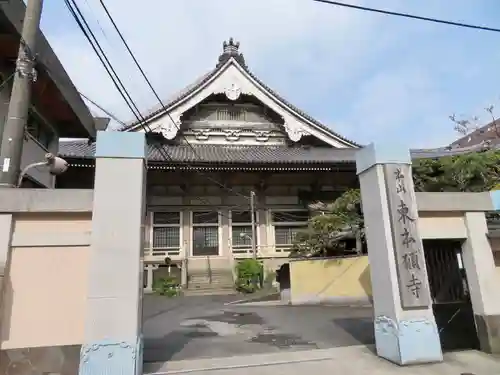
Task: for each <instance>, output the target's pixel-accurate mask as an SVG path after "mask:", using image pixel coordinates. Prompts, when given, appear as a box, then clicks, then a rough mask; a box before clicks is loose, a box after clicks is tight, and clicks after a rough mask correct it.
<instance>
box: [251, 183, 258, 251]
mask: <svg viewBox="0 0 500 375" xmlns="http://www.w3.org/2000/svg"><path fill="white" fill-rule="evenodd" d="M250 213H251V215H252V255H253V259H257V241H256V240H257V238H256V230H255V192H254V191H251V192H250Z"/></svg>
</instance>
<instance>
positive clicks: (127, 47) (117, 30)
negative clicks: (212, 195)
mask: <svg viewBox="0 0 500 375" xmlns="http://www.w3.org/2000/svg"><path fill="white" fill-rule="evenodd" d="M99 2H100V4H101V6H102V7H103V9H104V12H105V13H106V15H107V17H108V18H109V20H110V21H111V24H112V25H113V27H114V29H115V30H116V32H117V33H118V36H119V37H120V39H121V41H122V42H123V44H124V46H125V48H126V49H127V51H128V53H129V55H130V56H131V57H132V60H133V61H134V63H135V65H136V66H137V68H138V69H139V72H140V73H141V75H142V76H143V78H144V80H145V81H146V83H147V85H148V86H149V88H150V89H151V91H152V92H153V94H154V96H155V97H156V99H157V100H158V102H159V103H160V105H161V107H162V110H163V112H164V113H165V114H166V115H167V116H168V118H169V119H170V121H171V122H172V123H173V124H174V126H175V127H176V128H177V130H178V131H179V133H180V135H181V137H182V138H184V141H185V142H186V144H187V145H188V146H189V147H190V149H191V151H192V152H193V154H194V155H195V157H196V158H197V159H199V160H203V159H202V158H201V157H200V156H199V155H198V153H197V152H196V150H195V148H194V147H193V145H192V144H191V143H190V142H189V140H188V139H187V138H186V136H185V135H184V134H183V133H182V131H181V129H180V126H179V125H178V124H177V123H176V122H175V121H174V119H173V118H172V116H171V115H170V113H169V112H168V109H167V108H166V107H165V104H164V103H163V101H162V100H161V98H160V96H159V95H158V93H157V92H156V90H155V88H154V87H153V84H152V83H151V81H150V80H149V78H148V76H147V75H146V73H145V72H144V69H142V67H141V64H140V63H139V61H138V60H137V58H136V57H135V54H134V53H133V52H132V50H131V48H130V46H129V44H128V43H127V41H126V40H125V37H124V36H123V34H122V32H121V31H120V29H119V27H118V25H117V24H116V22H115V20H114V18H113V16H112V15H111V13H110V12H109V10H108V8H107V7H106V5H105V4H104V1H103V0H99ZM196 171H197V173H198V174H200V175H203V176H204V177H205V178H207V179H208V180H210V181H211V182H213V183H215V184H217V185H218V186H219V187H221V188H223V189H226V190H227V191H229V192H232V193H233V194H236V195H238V196H241V197H244V198H245V199H247V200H250V197H249V196H246V195H244V194H241V193H239V192H237V191H235V190H234V189H231V188H229V187H228V186H226V185H224V184H223V183H221V182H219V181H217V180H216V179H214V178H212V177H211V176H209V175H205V174H203V173H202V172H200V171H198V170H196Z"/></svg>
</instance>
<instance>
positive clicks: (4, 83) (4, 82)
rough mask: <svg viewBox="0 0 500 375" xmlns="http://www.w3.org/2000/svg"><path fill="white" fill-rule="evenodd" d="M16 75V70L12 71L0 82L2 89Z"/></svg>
mask: <svg viewBox="0 0 500 375" xmlns="http://www.w3.org/2000/svg"><path fill="white" fill-rule="evenodd" d="M15 75H16V72H14V73H12V74H11V75H10V76H8V77H7V78H6V79H5V80H4V81H3V82H2V83H0V90H2V89H3V88H4V86H6V85H7V84H8V83H9V82H10V81H11V80H12V79H13V78H14V76H15Z"/></svg>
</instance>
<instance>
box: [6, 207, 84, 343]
mask: <svg viewBox="0 0 500 375" xmlns="http://www.w3.org/2000/svg"><path fill="white" fill-rule="evenodd" d="M90 225H91V216H90V214H36V213H34V214H20V215H15V216H14V221H13V227H14V228H13V233H12V246H11V259H10V270H9V273H8V274H7V276H6V281H7V284H6V288H5V289H4V296H3V298H4V299H3V303H2V334H1V342H0V348H1V349H16V348H26V347H39V346H61V345H75V344H81V343H82V342H83V327H84V318H85V316H84V314H85V302H86V295H87V273H88V262H89V245H90Z"/></svg>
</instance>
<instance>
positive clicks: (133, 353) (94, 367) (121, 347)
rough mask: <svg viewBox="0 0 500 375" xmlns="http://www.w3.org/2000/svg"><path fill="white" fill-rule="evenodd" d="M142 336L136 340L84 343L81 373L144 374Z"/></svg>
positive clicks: (81, 374) (99, 374) (106, 374)
mask: <svg viewBox="0 0 500 375" xmlns="http://www.w3.org/2000/svg"><path fill="white" fill-rule="evenodd" d="M142 350H143V345H142V337H139V338H138V339H137V341H136V342H126V341H115V340H109V339H108V340H102V341H98V342H94V343H89V344H85V345H82V349H81V352H80V368H79V371H78V374H79V375H142Z"/></svg>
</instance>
